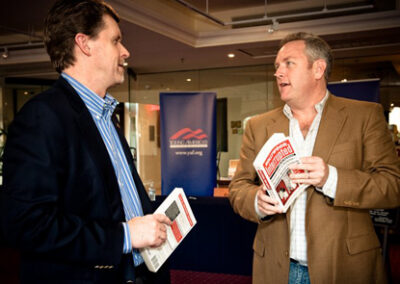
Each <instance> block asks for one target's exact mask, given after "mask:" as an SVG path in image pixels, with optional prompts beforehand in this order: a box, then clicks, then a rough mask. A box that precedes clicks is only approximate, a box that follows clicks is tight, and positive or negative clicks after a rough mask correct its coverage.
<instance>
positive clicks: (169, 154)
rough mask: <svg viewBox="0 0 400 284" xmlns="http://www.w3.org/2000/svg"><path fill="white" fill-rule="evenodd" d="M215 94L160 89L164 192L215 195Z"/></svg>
mask: <svg viewBox="0 0 400 284" xmlns="http://www.w3.org/2000/svg"><path fill="white" fill-rule="evenodd" d="M215 109H216V94H215V93H203V92H201V93H200V92H196V93H160V123H161V192H162V194H163V195H168V194H169V193H170V192H171V191H172V190H173V189H174V188H175V187H182V188H183V189H184V191H185V193H186V195H189V196H212V195H213V192H214V187H215V184H216V172H217V168H216V144H217V139H216V111H215Z"/></svg>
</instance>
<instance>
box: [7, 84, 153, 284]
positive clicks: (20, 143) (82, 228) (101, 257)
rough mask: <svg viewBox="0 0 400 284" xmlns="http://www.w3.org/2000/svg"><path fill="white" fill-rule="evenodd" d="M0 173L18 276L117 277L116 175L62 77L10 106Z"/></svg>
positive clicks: (120, 216)
mask: <svg viewBox="0 0 400 284" xmlns="http://www.w3.org/2000/svg"><path fill="white" fill-rule="evenodd" d="M119 135H120V139H121V142H122V145H123V148H124V151H125V154H126V157H127V160H128V164H129V166H130V168H131V171H132V175H133V179H134V181H135V184H136V187H137V190H138V193H139V197H140V199H141V202H142V207H143V212H144V214H148V213H151V212H152V211H153V208H152V204H151V202H150V200H149V198H148V196H147V194H146V191H145V189H144V187H143V184H142V182H141V180H140V178H139V176H138V174H137V172H136V169H135V166H134V163H133V159H132V155H131V153H130V151H129V147H128V144H127V142H126V140H125V138H124V137H123V135H122V134H121V132H120V131H119ZM3 174H4V178H3V180H4V186H3V190H2V191H1V212H0V213H1V214H0V215H1V218H2V222H1V223H2V230H3V234H4V237H5V239H6V241H7V242H8V243H9V244H11V245H13V246H15V247H18V248H19V249H20V250H21V261H22V266H21V278H22V280H24V279H25V281H26V282H30V283H33V282H35V281H37V282H39V283H45V282H47V281H48V282H49V283H58V282H57V281H66V282H62V283H69V282H71V283H100V282H101V281H102V280H104V279H107V277H108V276H107V275H112V276H111V279H117V278H116V277H119V274H120V273H121V269H122V266H123V262H124V258H125V256H124V255H123V254H122V251H123V238H124V236H123V227H122V224H121V222H123V221H125V217H124V211H123V206H122V202H121V196H120V191H119V187H118V183H117V179H116V176H115V172H114V169H113V166H112V163H111V161H110V158H109V155H108V152H107V149H106V147H105V145H104V142H103V140H102V138H101V136H100V134H99V132H98V130H97V127H96V125H95V123H94V122H93V119H92V117H91V115H90V113H89V111H88V109H87V108H86V106H85V104H84V103H83V101H82V100H81V98H80V97H79V95H78V94H77V93H76V92H75V90H74V89H73V88H72V87H71V86H70V85H69V84H68V83H67V82H66V81H65V80H64V79H63V78H59V79H58V80H57V81H56V82H55V84H54V85H53V87H52V88H50V89H49V90H47V91H45V92H43V93H41V94H39V95H37V96H36V97H35V98H33V99H32V100H30V101H29V102H28V103H26V104H25V105H24V107H23V108H22V109H21V111H20V112H19V113H18V114H17V116H16V118H15V120H14V121H13V123H12V125H11V126H10V128H9V134H8V137H7V142H6V147H5V151H4V170H3ZM106 282H107V281H106ZM117 282H119V281H115V283H117Z"/></svg>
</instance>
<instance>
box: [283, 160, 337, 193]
mask: <svg viewBox="0 0 400 284" xmlns="http://www.w3.org/2000/svg"><path fill="white" fill-rule="evenodd" d="M300 160H301V164H292V165H290V166H289V168H290V169H291V170H293V171H294V172H296V171H297V170H304V173H292V174H290V176H289V177H290V179H291V180H292V181H293V182H294V183H300V184H310V185H314V186H316V187H320V188H321V187H323V186H324V184H325V182H326V180H327V179H328V175H329V167H328V165H327V164H326V163H325V162H324V160H322V158H320V157H315V156H313V157H303V158H300Z"/></svg>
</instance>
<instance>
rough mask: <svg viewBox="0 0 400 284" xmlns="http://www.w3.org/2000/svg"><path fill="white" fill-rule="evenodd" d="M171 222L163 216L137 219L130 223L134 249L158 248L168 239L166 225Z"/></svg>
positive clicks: (155, 215)
mask: <svg viewBox="0 0 400 284" xmlns="http://www.w3.org/2000/svg"><path fill="white" fill-rule="evenodd" d="M171 224H172V222H171V220H170V219H169V218H168V217H167V216H165V215H163V214H152V215H146V216H143V217H135V218H132V219H131V220H129V221H128V226H129V233H130V235H131V243H132V247H133V248H144V247H158V246H160V245H162V244H163V243H164V242H165V240H166V239H167V228H166V225H171Z"/></svg>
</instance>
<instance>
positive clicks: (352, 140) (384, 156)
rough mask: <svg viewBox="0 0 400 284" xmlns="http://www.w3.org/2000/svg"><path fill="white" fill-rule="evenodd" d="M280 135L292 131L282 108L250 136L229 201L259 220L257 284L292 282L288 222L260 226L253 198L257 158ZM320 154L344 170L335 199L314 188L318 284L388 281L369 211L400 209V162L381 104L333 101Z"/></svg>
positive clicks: (312, 234) (311, 243)
mask: <svg viewBox="0 0 400 284" xmlns="http://www.w3.org/2000/svg"><path fill="white" fill-rule="evenodd" d="M276 132H283V133H284V134H285V135H288V134H289V133H288V132H289V121H288V119H287V118H286V116H285V115H284V114H283V112H282V108H278V109H275V110H272V111H270V112H267V113H265V114H262V115H259V116H256V117H254V118H252V119H251V120H250V121H249V122H248V124H247V126H246V130H245V133H244V136H243V141H242V147H241V152H240V163H239V165H238V168H237V171H236V174H235V176H234V178H233V180H232V182H231V184H230V195H229V199H230V202H231V204H232V207H233V209H234V210H235V212H236V213H238V214H240V215H241V216H242V217H243V218H245V219H247V220H250V221H253V222H257V223H259V225H258V230H257V233H256V236H255V239H254V245H253V249H254V259H253V283H260V284H261V283H263V284H265V283H273V284H279V283H288V275H289V261H290V260H289V243H290V242H289V220H290V210H289V211H288V213H287V214H279V215H276V216H274V217H273V218H271V219H269V220H268V221H260V220H259V218H258V216H257V214H256V212H255V209H254V200H255V196H256V192H257V190H258V188H259V186H260V181H259V179H258V178H257V174H256V172H255V170H254V168H253V165H252V163H253V160H254V159H255V157H256V155H257V153H258V152H259V150H260V149H261V147H262V146H263V145H264V143H265V142H266V141H267V139H268V138H269V137H270V136H271V135H272V134H273V133H276ZM313 155H314V156H320V157H322V158H323V159H324V161H325V162H326V163H327V164H329V165H332V166H335V167H336V168H337V172H338V184H337V191H336V197H335V199H334V200H331V199H329V198H327V197H325V196H324V195H323V194H322V193H319V192H318V191H316V190H315V189H314V188H313V187H309V188H308V189H307V193H308V195H307V211H306V237H307V244H308V247H307V255H308V267H309V274H310V280H311V283H312V284H329V283H341V284H342V283H351V284H356V283H360V284H366V283H386V275H385V271H384V267H383V263H382V257H381V248H380V243H379V240H378V238H377V236H376V234H375V231H374V227H373V224H372V222H371V218H370V216H369V209H371V208H393V207H397V206H400V163H399V159H398V158H397V155H396V153H395V149H394V144H393V142H392V140H391V136H390V134H389V132H388V130H387V123H386V121H385V119H384V116H383V110H382V107H381V106H380V105H379V104H374V103H368V102H361V101H355V100H349V99H344V98H339V97H335V96H333V95H330V96H329V98H328V100H327V102H326V105H325V108H324V111H323V114H322V118H321V124H320V127H319V131H318V135H317V138H316V142H315V146H314V151H313Z"/></svg>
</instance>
